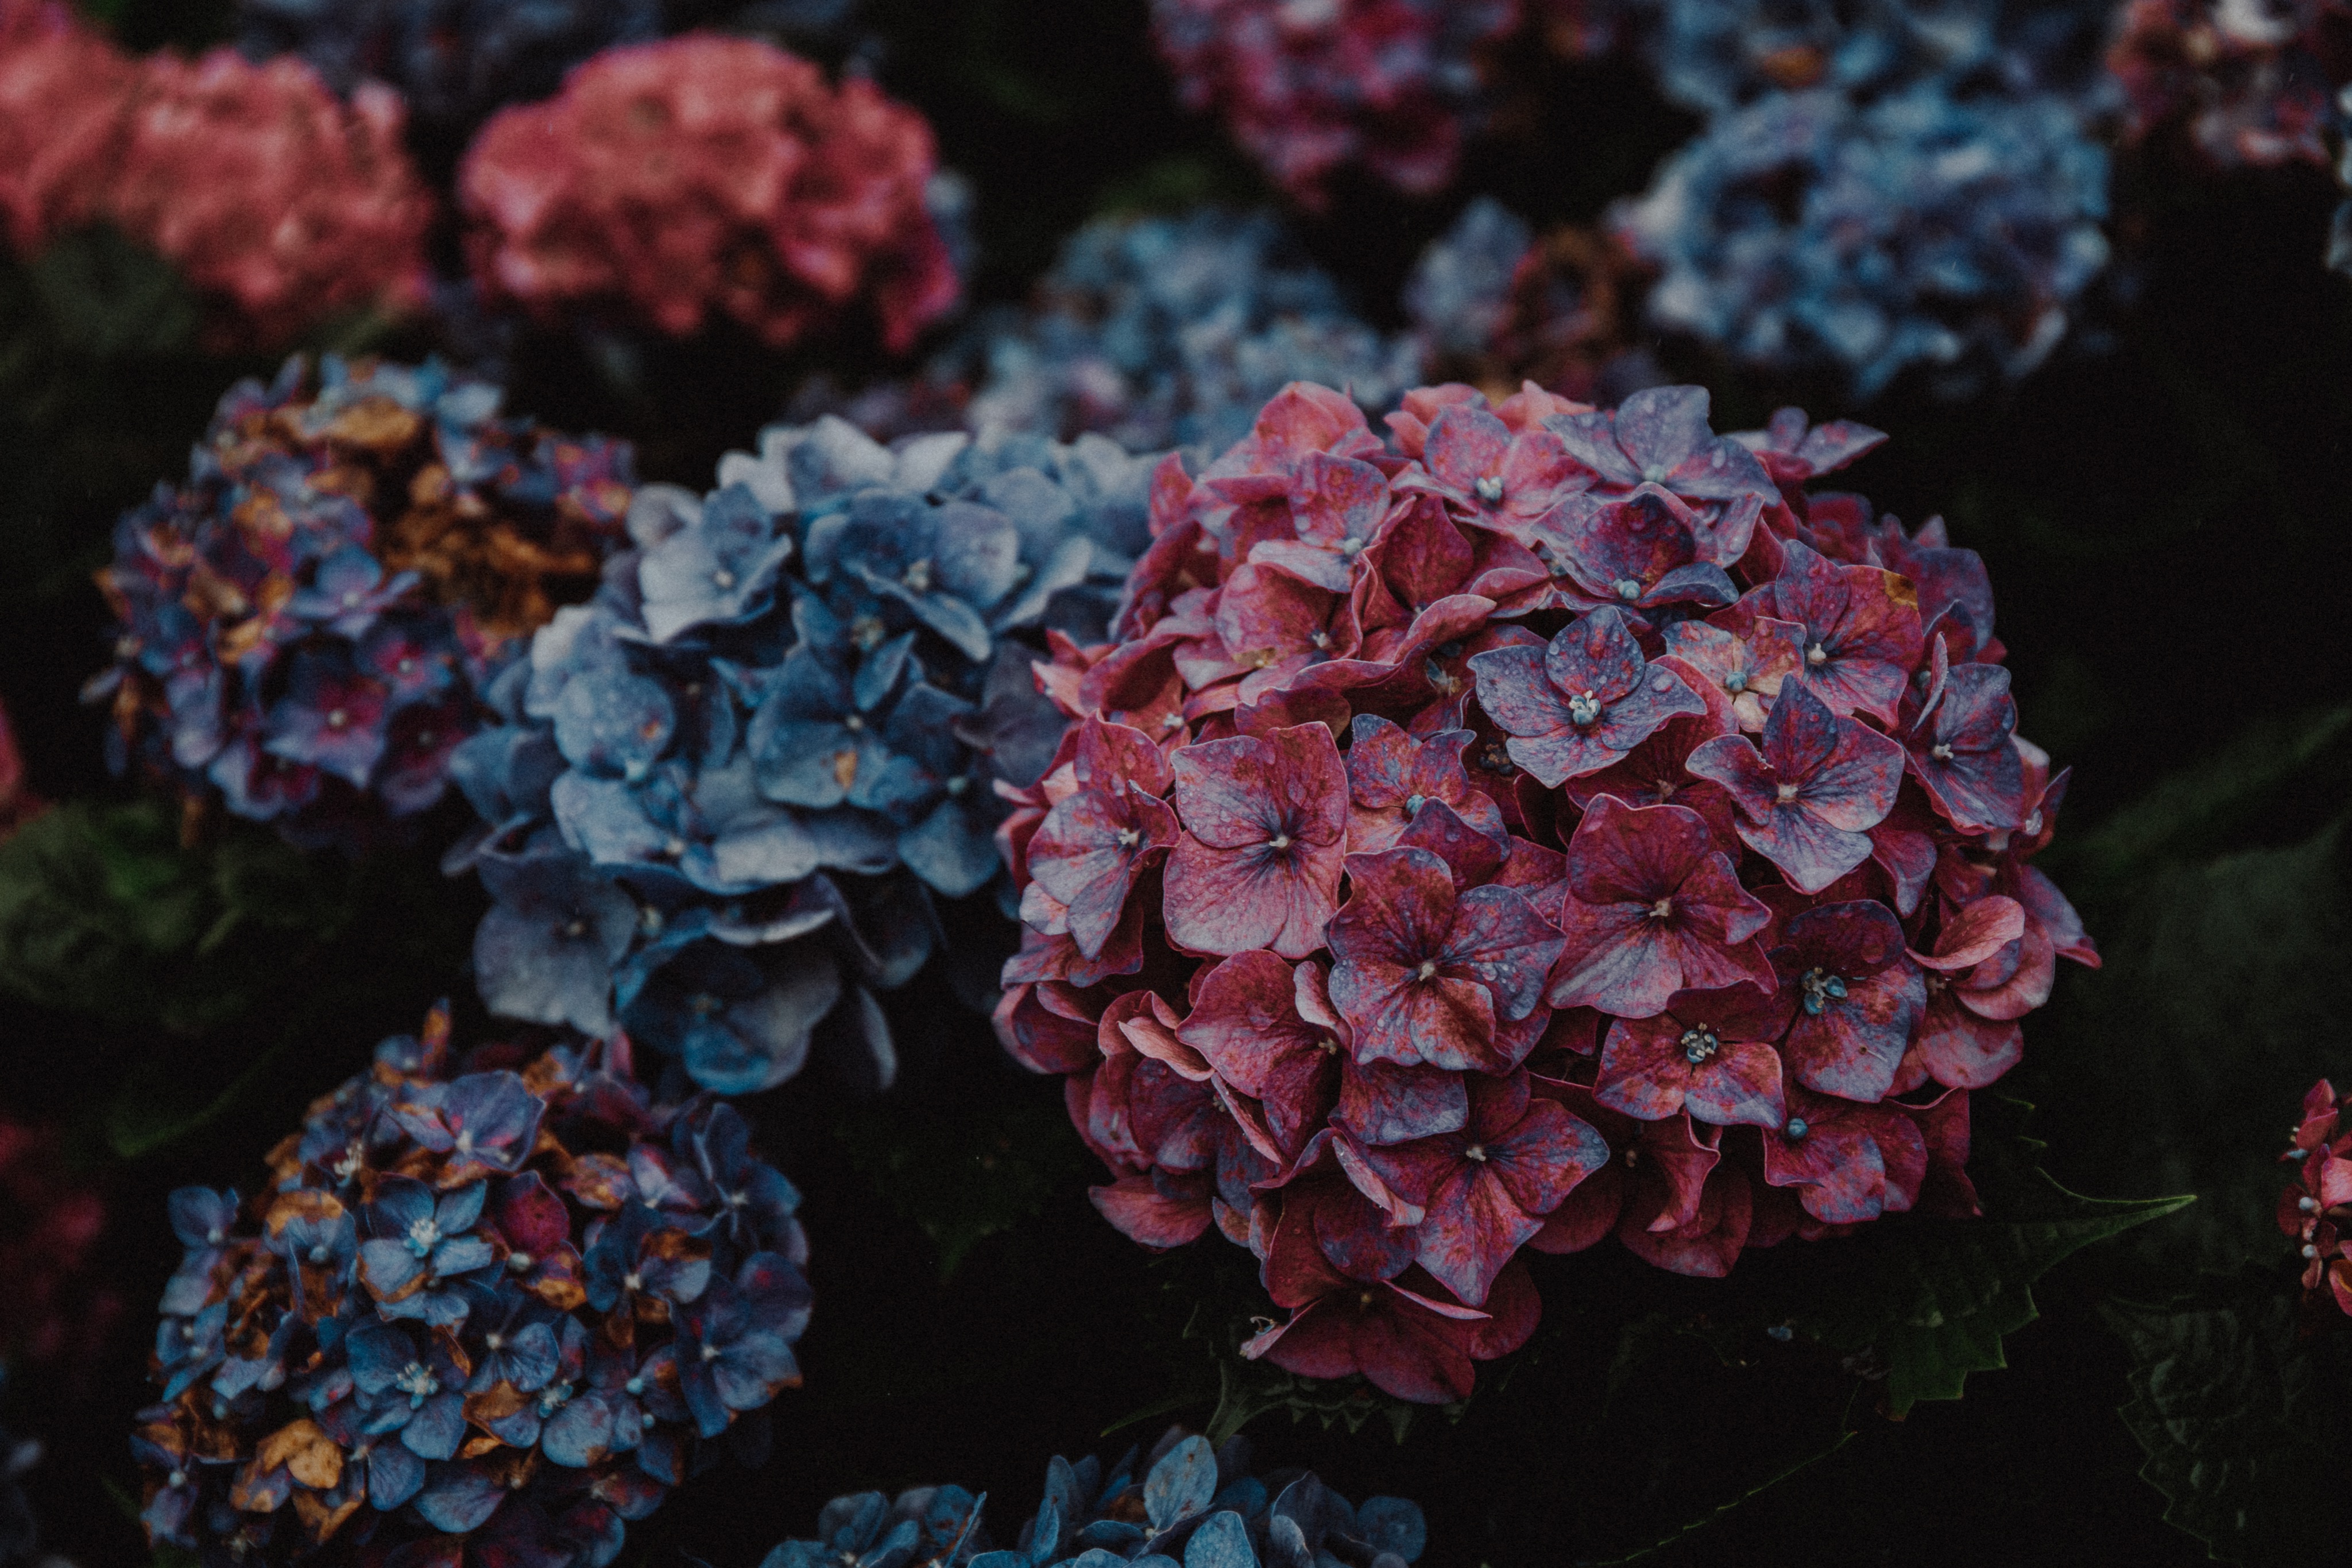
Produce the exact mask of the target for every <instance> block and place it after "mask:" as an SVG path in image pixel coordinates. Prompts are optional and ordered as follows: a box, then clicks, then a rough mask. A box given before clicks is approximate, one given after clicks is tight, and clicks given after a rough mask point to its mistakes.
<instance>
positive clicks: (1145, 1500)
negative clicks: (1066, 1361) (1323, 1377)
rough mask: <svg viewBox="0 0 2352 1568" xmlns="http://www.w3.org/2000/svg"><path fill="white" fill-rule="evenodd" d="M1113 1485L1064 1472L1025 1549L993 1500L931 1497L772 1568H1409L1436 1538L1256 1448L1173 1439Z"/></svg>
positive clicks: (956, 1492)
mask: <svg viewBox="0 0 2352 1568" xmlns="http://www.w3.org/2000/svg"><path fill="white" fill-rule="evenodd" d="M1138 1458H1139V1450H1138V1449H1134V1448H1129V1450H1128V1452H1127V1456H1126V1457H1125V1458H1122V1459H1120V1460H1119V1461H1118V1464H1116V1465H1114V1466H1112V1467H1110V1469H1109V1473H1108V1474H1105V1473H1104V1468H1103V1464H1102V1461H1101V1460H1100V1459H1097V1458H1094V1457H1093V1456H1091V1455H1089V1456H1087V1458H1083V1459H1080V1460H1079V1461H1078V1462H1077V1463H1076V1464H1075V1465H1074V1464H1071V1463H1070V1462H1069V1461H1068V1460H1066V1459H1064V1458H1055V1460H1054V1461H1053V1463H1052V1464H1051V1465H1050V1466H1049V1467H1047V1469H1046V1471H1045V1499H1044V1500H1043V1501H1042V1502H1041V1503H1040V1504H1039V1505H1038V1509H1037V1511H1036V1512H1035V1513H1034V1514H1033V1515H1031V1516H1030V1518H1029V1521H1028V1522H1026V1523H1025V1524H1024V1525H1023V1526H1022V1527H1021V1533H1020V1535H1019V1537H1018V1539H1017V1541H1016V1542H1015V1544H1013V1545H1012V1546H1010V1547H1000V1548H993V1549H992V1547H991V1546H990V1544H989V1539H988V1532H987V1529H986V1527H985V1525H984V1524H983V1523H982V1518H981V1511H982V1504H984V1503H985V1502H986V1499H985V1498H975V1497H974V1496H972V1494H971V1493H970V1492H968V1491H965V1490H963V1489H962V1488H961V1487H953V1486H945V1487H919V1488H916V1489H914V1490H909V1491H905V1492H901V1493H899V1494H898V1498H897V1499H895V1500H893V1499H891V1498H888V1497H886V1496H885V1495H884V1494H882V1493H881V1492H861V1493H858V1494H856V1495H855V1496H851V1497H841V1498H835V1499H834V1500H833V1501H831V1502H829V1503H827V1504H826V1505H825V1507H824V1512H822V1513H820V1514H819V1515H818V1516H817V1533H816V1539H814V1540H811V1541H787V1542H784V1543H783V1544H782V1545H781V1546H778V1547H777V1548H776V1549H775V1550H774V1551H773V1552H770V1553H769V1554H768V1556H767V1559H766V1561H765V1562H764V1563H762V1564H761V1568H844V1565H846V1568H964V1565H966V1564H969V1565H970V1568H1113V1565H1114V1564H1118V1563H1136V1564H1138V1565H1139V1568H1174V1565H1175V1564H1177V1563H1181V1564H1182V1565H1183V1568H1325V1565H1327V1564H1336V1563H1355V1564H1365V1565H1369V1568H1405V1565H1406V1564H1409V1563H1412V1562H1414V1561H1416V1560H1417V1559H1418V1558H1419V1557H1420V1556H1421V1553H1422V1549H1423V1545H1424V1544H1425V1542H1426V1541H1427V1538H1428V1527H1427V1525H1426V1523H1425V1522H1424V1521H1423V1518H1422V1512H1421V1510H1420V1508H1419V1507H1418V1506H1416V1505H1415V1504H1413V1503H1411V1502H1408V1501H1406V1500H1404V1499H1402V1498H1393V1497H1376V1498H1371V1499H1369V1500H1366V1501H1365V1502H1364V1503H1363V1504H1362V1505H1361V1506H1354V1505H1351V1504H1349V1501H1348V1500H1347V1499H1345V1498H1343V1497H1341V1496H1340V1495H1339V1493H1337V1492H1335V1491H1333V1490H1331V1489H1330V1488H1328V1487H1327V1486H1325V1485H1324V1484H1323V1483H1322V1482H1321V1481H1319V1480H1318V1479H1316V1478H1315V1476H1314V1475H1313V1473H1311V1472H1308V1471H1300V1470H1288V1471H1280V1470H1278V1471H1276V1472H1273V1473H1272V1474H1270V1475H1268V1476H1266V1477H1265V1478H1264V1479H1260V1478H1258V1477H1256V1476H1253V1475H1252V1474H1250V1446H1249V1441H1248V1439H1247V1438H1244V1437H1232V1438H1228V1439H1227V1440H1226V1442H1225V1444H1224V1446H1223V1448H1211V1447H1210V1445H1209V1440H1208V1439H1207V1438H1205V1437H1185V1436H1184V1435H1183V1433H1182V1432H1181V1431H1180V1430H1177V1429H1175V1428H1172V1427H1171V1429H1170V1430H1169V1432H1168V1433H1167V1435H1166V1436H1165V1437H1161V1438H1160V1441H1159V1443H1158V1444H1157V1445H1156V1446H1154V1447H1153V1448H1152V1450H1151V1452H1150V1454H1149V1455H1148V1456H1143V1457H1142V1458H1141V1464H1140V1467H1139V1464H1138Z"/></svg>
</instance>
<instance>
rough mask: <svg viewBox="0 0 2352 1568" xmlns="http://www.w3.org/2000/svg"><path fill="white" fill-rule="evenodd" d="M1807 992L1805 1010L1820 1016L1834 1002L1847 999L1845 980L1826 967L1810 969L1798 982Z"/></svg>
mask: <svg viewBox="0 0 2352 1568" xmlns="http://www.w3.org/2000/svg"><path fill="white" fill-rule="evenodd" d="M1797 983H1798V985H1799V986H1800V987H1801V988H1803V990H1804V993H1805V1011H1807V1012H1808V1013H1811V1015H1812V1016H1813V1017H1815V1018H1819V1017H1821V1016H1822V1014H1823V1013H1825V1012H1827V1011H1828V1010H1829V1006H1830V1004H1831V1003H1832V1002H1842V1001H1843V1000H1845V981H1844V980H1843V978H1841V977H1838V976H1836V975H1832V974H1831V973H1830V972H1829V971H1828V970H1826V969H1808V970H1806V971H1805V976H1804V978H1803V979H1801V980H1800V981H1798V982H1797Z"/></svg>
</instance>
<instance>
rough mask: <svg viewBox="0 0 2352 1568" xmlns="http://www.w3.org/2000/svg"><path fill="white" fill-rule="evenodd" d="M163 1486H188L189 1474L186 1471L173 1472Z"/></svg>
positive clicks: (166, 1478) (164, 1480)
mask: <svg viewBox="0 0 2352 1568" xmlns="http://www.w3.org/2000/svg"><path fill="white" fill-rule="evenodd" d="M163 1484H164V1485H165V1486H169V1487H184V1486H186V1485H187V1484H188V1472H187V1471H185V1470H173V1472H172V1473H171V1474H170V1475H168V1476H166V1477H165V1478H163Z"/></svg>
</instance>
